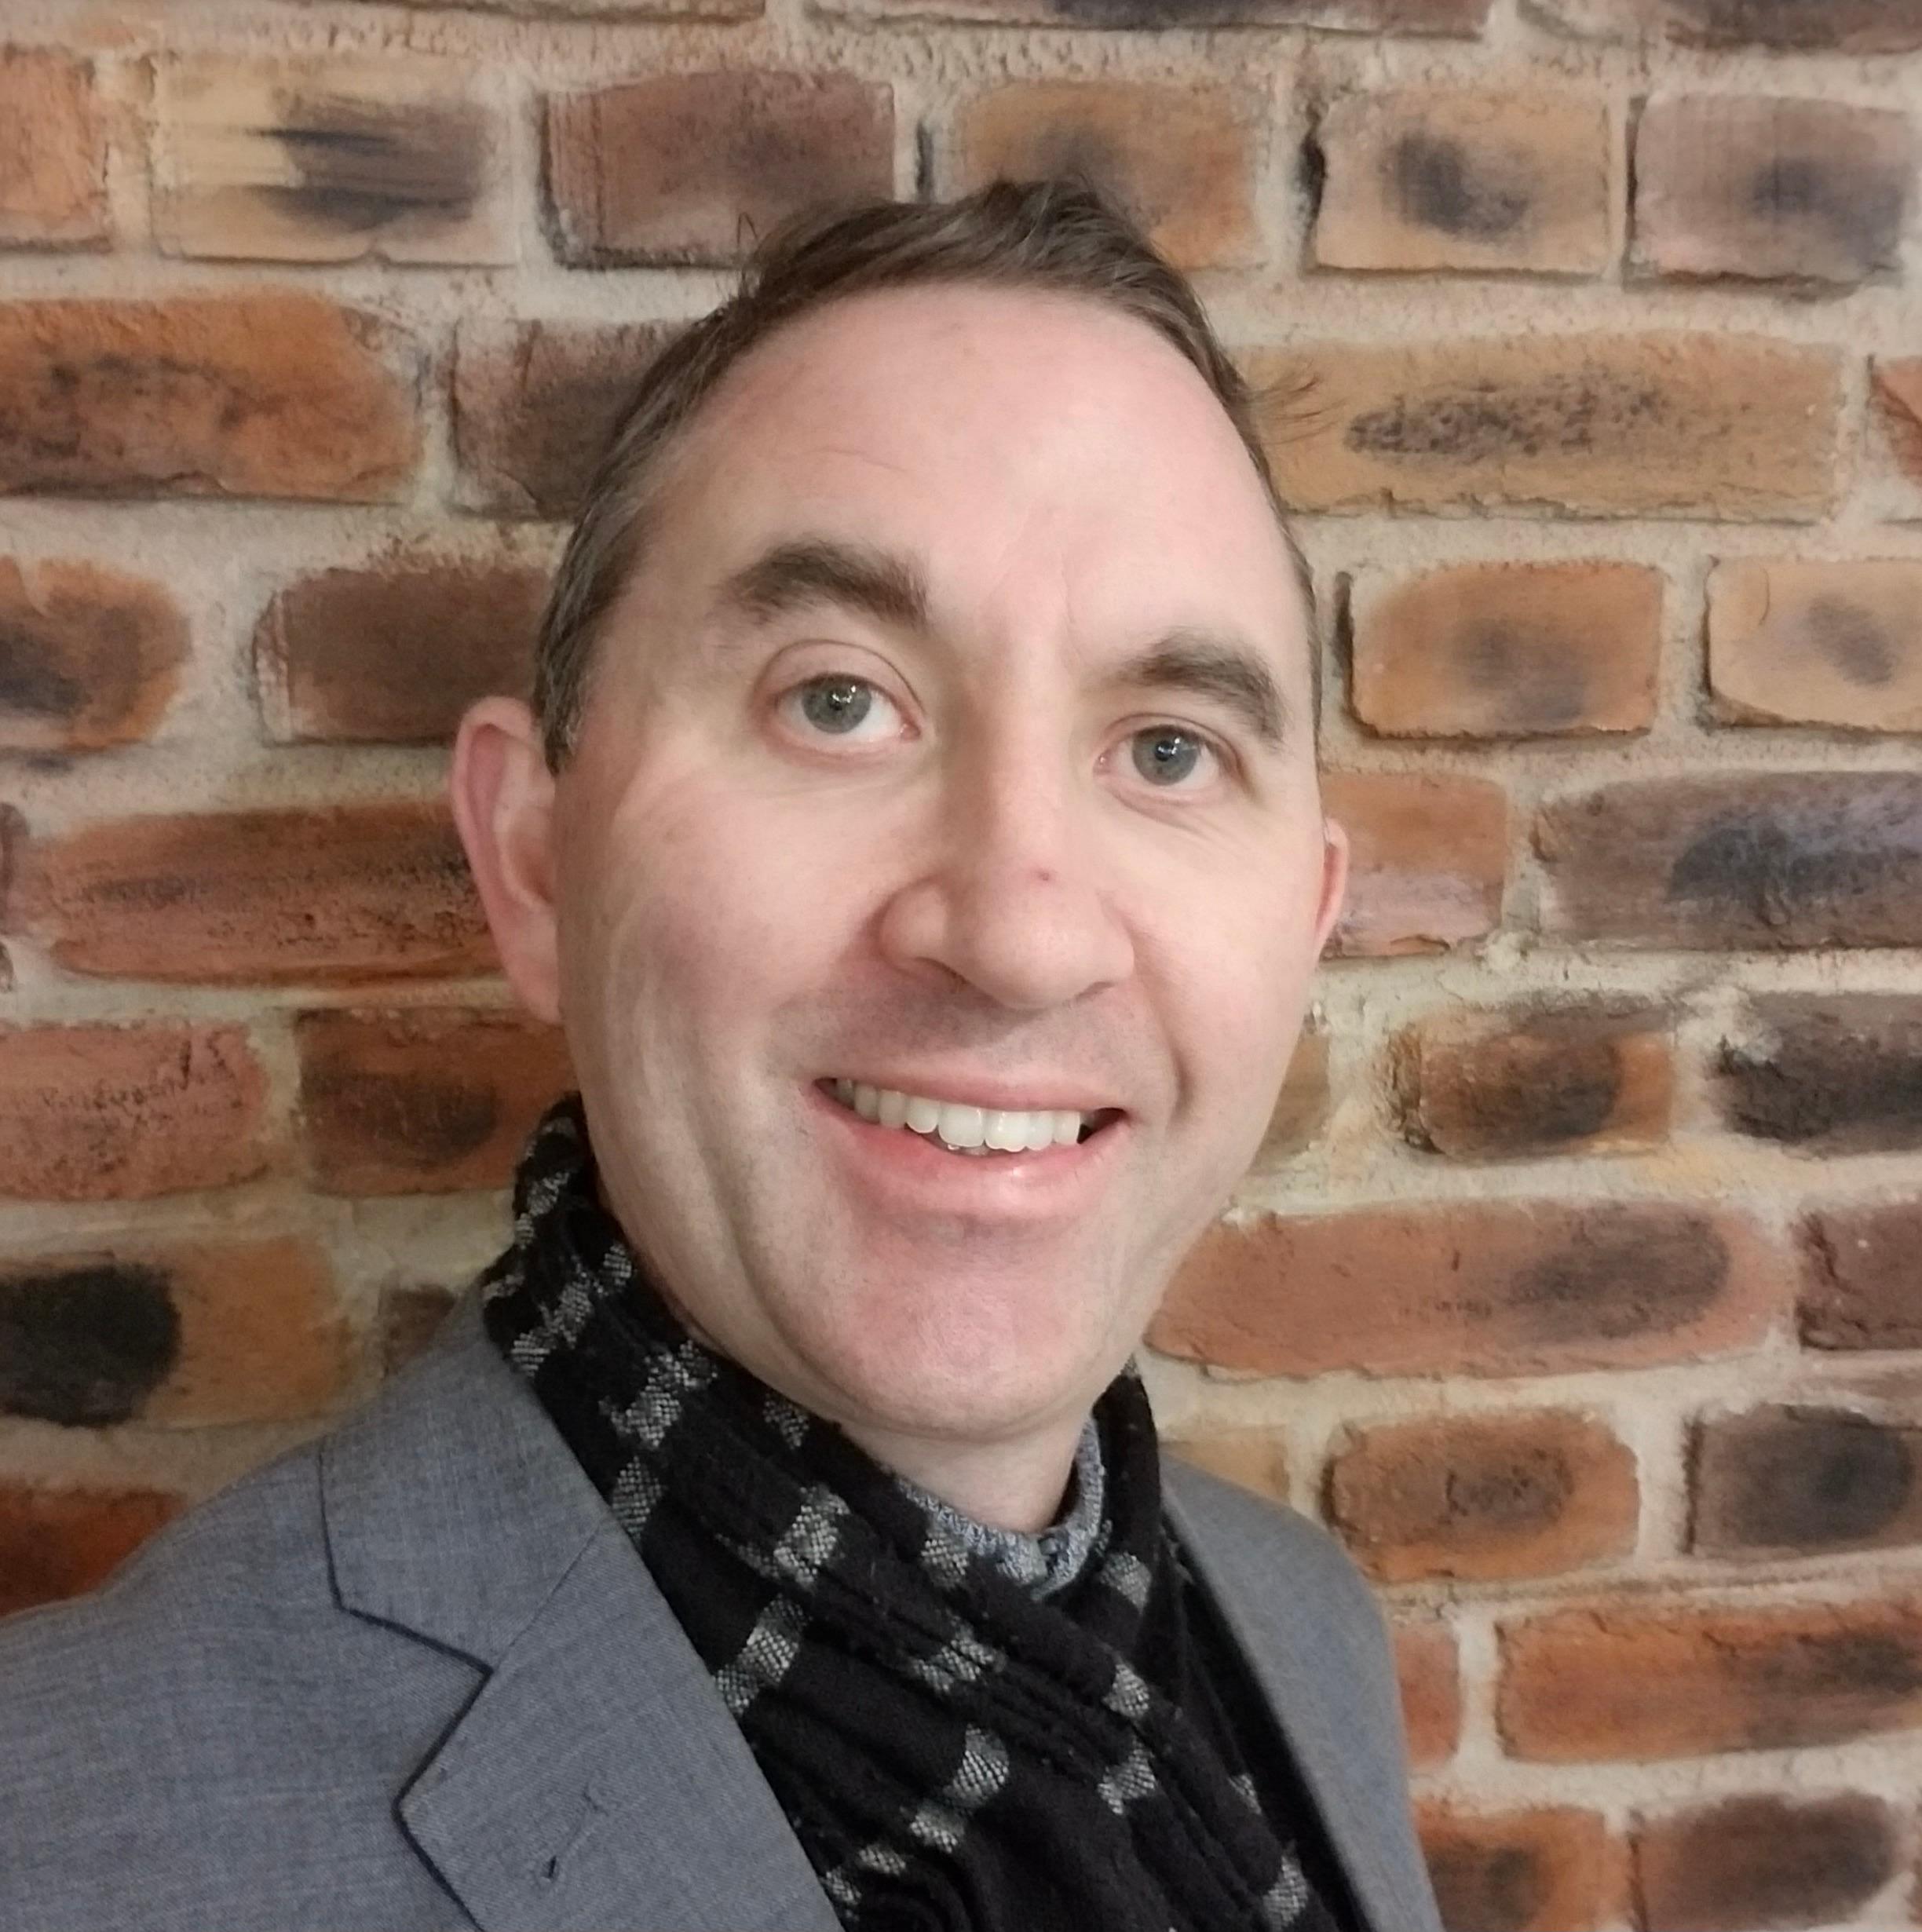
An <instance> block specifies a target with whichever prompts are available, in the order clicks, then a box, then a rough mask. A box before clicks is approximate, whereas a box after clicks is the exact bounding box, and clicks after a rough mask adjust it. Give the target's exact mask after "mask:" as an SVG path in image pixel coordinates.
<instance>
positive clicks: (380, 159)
mask: <svg viewBox="0 0 1922 1932" xmlns="http://www.w3.org/2000/svg"><path fill="white" fill-rule="evenodd" d="M276 110H277V111H278V112H279V114H280V120H279V122H277V123H276V125H275V126H272V127H270V128H267V129H264V130H261V131H262V132H263V133H267V134H269V135H271V136H272V137H273V138H274V140H275V141H277V142H278V143H279V144H280V148H281V151H282V152H283V154H284V155H286V157H287V161H288V163H289V164H290V166H291V167H292V168H293V170H294V176H295V183H294V186H292V187H290V188H279V187H263V188H259V189H258V190H257V191H256V192H258V193H259V194H260V195H261V196H262V197H263V198H264V199H268V200H269V201H274V202H277V203H283V204H284V205H285V206H287V207H288V208H289V209H290V210H292V211H293V212H294V213H295V214H300V215H303V216H305V217H308V218H309V219H311V220H313V221H320V222H324V223H327V225H330V226H332V227H334V228H346V229H349V230H351V231H353V232H356V233H359V232H365V231H367V230H369V229H373V228H384V227H385V226H386V225H388V224H389V223H390V222H393V221H399V220H400V219H401V218H402V217H405V216H408V215H418V214H427V215H432V216H435V217H439V218H440V219H442V220H444V221H460V220H462V219H463V218H464V217H466V216H467V215H468V214H470V213H471V212H472V211H473V206H474V204H475V203H476V201H477V199H479V196H480V192H481V175H482V171H483V168H482V163H483V149H484V144H485V141H486V127H485V123H484V120H483V119H482V117H481V115H480V114H479V113H478V112H477V111H476V110H474V109H473V108H466V107H433V106H416V107H411V108H407V109H405V110H400V109H383V108H371V107H368V106H367V105H365V104H363V103H360V102H356V101H351V100H343V99H342V98H340V97H338V96H335V95H329V94H316V95H314V96H312V97H303V96H301V95H298V94H293V95H287V96H283V97H281V98H280V100H277V101H276Z"/></svg>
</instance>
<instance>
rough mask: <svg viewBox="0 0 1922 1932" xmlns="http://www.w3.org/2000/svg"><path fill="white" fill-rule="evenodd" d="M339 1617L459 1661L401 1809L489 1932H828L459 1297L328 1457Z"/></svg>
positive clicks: (701, 1701)
mask: <svg viewBox="0 0 1922 1932" xmlns="http://www.w3.org/2000/svg"><path fill="white" fill-rule="evenodd" d="M321 1481H322V1492H323V1507H324V1509H325V1512H326V1521H327V1539H328V1547H329V1553H330V1558H331V1561H332V1565H333V1569H334V1587H335V1591H336V1594H337V1595H338V1598H339V1600H340V1602H341V1604H342V1607H343V1608H344V1609H347V1610H349V1611H351V1612H353V1613H355V1614H356V1615H359V1616H366V1617H369V1618H371V1619H372V1620H375V1621H377V1622H379V1623H384V1624H386V1625H389V1626H390V1627H399V1628H400V1629H403V1630H405V1631H410V1632H411V1633H413V1634H415V1635H417V1636H418V1637H419V1638H421V1639H422V1640H423V1641H425V1642H429V1643H433V1644H434V1645H438V1646H440V1647H441V1648H443V1649H451V1650H454V1651H456V1652H459V1653H461V1654H462V1655H463V1656H466V1657H468V1658H470V1659H471V1660H473V1662H474V1663H475V1664H477V1665H478V1666H479V1667H480V1668H481V1671H483V1672H484V1677H483V1678H482V1681H481V1684H480V1686H479V1689H477V1692H476V1693H475V1694H474V1696H473V1698H472V1700H470V1702H469V1703H468V1704H467V1705H466V1708H465V1709H464V1710H463V1711H462V1712H461V1714H460V1715H459V1718H457V1719H456V1720H455V1722H454V1724H453V1725H452V1727H451V1729H450V1730H449V1731H448V1734H447V1735H446V1737H444V1739H443V1740H442V1741H441V1743H440V1746H439V1747H438V1748H437V1750H436V1751H434V1752H433V1755H431V1756H430V1757H429V1758H428V1759H427V1760H426V1762H424V1763H423V1764H422V1766H420V1767H419V1769H418V1771H417V1772H416V1773H415V1776H414V1777H413V1779H412V1780H411V1782H410V1783H409V1784H408V1785H407V1788H406V1789H405V1790H404V1791H403V1792H402V1793H401V1794H400V1797H399V1800H398V1805H397V1810H398V1812H399V1815H400V1819H401V1820H402V1821H403V1823H404V1825H405V1828H406V1829H407V1832H408V1834H409V1835H410V1837H411V1840H412V1843H413V1844H414V1846H415V1849H416V1850H417V1851H418V1853H419V1854H420V1855H421V1856H422V1857H423V1858H425V1859H426V1860H427V1861H428V1862H429V1864H432V1865H433V1868H434V1870H435V1871H436V1872H437V1873H438V1874H439V1875H440V1879H441V1881H442V1882H443V1883H444V1884H445V1885H446V1886H447V1887H448V1890H450V1891H451V1892H452V1893H453V1894H454V1895H455V1897H456V1898H458V1899H459V1901H460V1902H461V1904H462V1906H463V1907H464V1908H465V1909H466V1912H467V1913H468V1914H469V1916H470V1917H471V1918H472V1919H473V1920H474V1922H475V1923H476V1924H477V1925H478V1926H480V1927H481V1928H483V1932H521V1928H527V1929H528V1932H532V1928H535V1927H539V1928H541V1929H542V1932H610V1928H615V1927H634V1928H656V1927H670V1926H671V1927H675V1928H677V1932H679V1929H680V1928H685V1929H686V1932H740V1929H741V1928H743V1927H755V1928H757V1929H759V1928H764V1927H765V1928H767V1932H838V1927H839V1921H838V1919H837V1918H836V1916H835V1912H834V1909H833V1908H832V1906H831V1905H830V1904H829V1902H828V1897H827V1894H825V1893H824V1892H823V1891H822V1890H821V1889H820V1885H819V1883H818V1882H817V1879H816V1878H815V1876H814V1872H813V1868H812V1866H811V1865H810V1864H809V1862H808V1859H807V1856H806V1853H804V1852H803V1851H802V1849H801V1846H800V1845H799V1843H798V1841H797V1840H796V1839H795V1836H794V1834H793V1832H792V1831H791V1828H789V1826H788V1824H787V1819H786V1818H785V1817H784V1815H783V1814H782V1812H781V1810H780V1806H779V1804H778V1803H777V1802H776V1799H775V1798H774V1795H773V1792H772V1791H770V1790H769V1788H768V1785H767V1783H766V1780H765V1779H764V1778H762V1776H761V1774H760V1772H759V1770H758V1769H757V1768H756V1766H755V1762H754V1757H753V1754H752V1753H751V1751H749V1749H748V1748H747V1744H746V1741H745V1740H744V1739H743V1738H742V1737H741V1734H740V1729H739V1727H738V1726H736V1724H735V1722H734V1721H733V1718H731V1717H730V1716H729V1714H728V1711H727V1709H726V1707H725V1705H724V1704H722V1701H721V1700H720V1697H719V1696H718V1693H716V1692H715V1690H714V1685H713V1681H712V1679H711V1676H710V1675H709V1674H708V1671H707V1667H705V1665H704V1664H703V1663H702V1662H701V1660H700V1657H699V1656H697V1655H696V1653H695V1651H694V1649H693V1648H692V1645H690V1644H689V1642H688V1641H687V1638H686V1636H685V1634H684V1633H683V1632H682V1631H681V1627H680V1625H679V1624H678V1623H677V1622H676V1621H675V1620H674V1616H673V1613H672V1612H671V1611H670V1609H668V1607H667V1603H666V1601H665V1600H664V1599H663V1598H662V1596H661V1594H660V1591H659V1590H658V1589H656V1587H655V1585H654V1583H653V1580H652V1578H651V1577H650V1576H649V1575H648V1572H647V1569H646V1566H645V1565H644V1564H643V1563H642V1562H641V1560H640V1558H639V1557H638V1555H637V1554H635V1552H634V1546H633V1545H632V1543H630V1541H629V1540H628V1539H627V1535H626V1533H625V1532H623V1530H622V1529H621V1528H620V1526H619V1524H618V1523H616V1521H615V1520H614V1518H613V1517H612V1515H611V1514H609V1513H608V1510H607V1507H606V1506H605V1503H603V1502H602V1500H601V1497H600V1496H599V1495H598V1494H597V1492H595V1490H594V1488H593V1486H592V1485H591V1484H590V1483H589V1482H588V1481H587V1479H586V1476H585V1475H584V1474H583V1473H582V1471H581V1470H580V1468H579V1465H578V1464H577V1463H576V1462H575V1460H574V1458H573V1456H572V1454H571V1453H570V1452H569V1451H568V1448H567V1445H566V1444H565V1442H564V1441H562V1440H561V1437H560V1436H559V1435H558V1434H557V1433H556V1431H555V1430H554V1427H553V1425H552V1424H551V1423H550V1422H549V1421H548V1419H547V1418H546V1414H545V1412H543V1410H542V1409H541V1408H540V1405H539V1401H538V1400H537V1398H536V1397H535V1395H534V1393H533V1392H532V1390H530V1389H529V1388H528V1386H527V1385H526V1384H525V1382H523V1381H522V1379H521V1378H520V1377H519V1376H518V1375H515V1373H514V1372H513V1370H512V1369H511V1368H510V1367H509V1366H508V1365H507V1364H506V1363H505V1362H504V1361H502V1360H501V1359H500V1357H499V1353H498V1352H497V1351H496V1350H495V1348H494V1346H493V1344H492V1342H491V1341H490V1340H489V1339H488V1336H487V1335H486V1333H485V1331H484V1330H483V1328H481V1320H480V1301H479V1296H478V1293H477V1291H476V1290H474V1289H472V1288H470V1291H468V1292H467V1294H466V1295H464V1296H463V1297H462V1299H461V1300H460V1301H459V1302H458V1303H457V1304H456V1306H455V1309H454V1310H453V1312H452V1313H451V1314H450V1315H449V1316H448V1320H447V1322H446V1324H444V1327H443V1328H442V1330H441V1331H440V1335H438V1336H437V1338H436V1339H435V1342H434V1344H433V1347H432V1348H431V1349H430V1350H429V1353H428V1354H427V1355H426V1357H423V1358H422V1360H419V1361H418V1362H417V1363H416V1364H414V1365H413V1366H412V1367H411V1368H410V1369H409V1370H408V1371H406V1372H405V1373H404V1374H403V1375H400V1376H399V1377H396V1379H395V1380H394V1381H393V1382H391V1383H389V1385H388V1386H387V1387H386V1388H385V1390H382V1393H381V1394H380V1395H379V1396H378V1397H376V1399H375V1401H374V1402H373V1403H372V1404H370V1405H369V1407H368V1408H367V1409H366V1410H365V1411H364V1412H362V1414H361V1415H359V1416H357V1417H356V1418H355V1419H353V1421H352V1422H350V1423H349V1424H348V1425H347V1426H345V1427H344V1428H343V1429H342V1430H339V1431H338V1432H337V1433H335V1434H334V1435H332V1436H331V1437H327V1438H326V1439H325V1441H324V1442H323V1445H322V1477H321Z"/></svg>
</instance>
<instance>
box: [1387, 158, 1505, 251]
mask: <svg viewBox="0 0 1922 1932" xmlns="http://www.w3.org/2000/svg"><path fill="white" fill-rule="evenodd" d="M1382 172H1383V177H1384V178H1385V180H1386V181H1387V186H1388V191H1389V193H1390V195H1391V196H1392V198H1393V199H1394V205H1395V206H1396V207H1397V208H1398V210H1400V212H1401V216H1402V218H1403V219H1404V220H1405V221H1410V222H1412V223H1413V224H1414V225H1416V226H1417V227H1419V228H1436V229H1438V230H1439V231H1440V232H1441V233H1443V234H1444V235H1456V236H1461V237H1462V238H1463V239H1465V240H1470V241H1478V242H1497V241H1500V240H1502V239H1504V238H1505V237H1506V236H1511V235H1512V234H1514V233H1515V231H1516V230H1517V229H1518V228H1522V227H1524V226H1526V224H1527V221H1528V219H1529V213H1530V211H1531V210H1532V209H1533V205H1534V197H1533V195H1532V194H1531V193H1530V192H1529V188H1528V187H1527V185H1526V184H1525V183H1522V182H1519V181H1513V180H1508V181H1503V180H1500V179H1497V178H1496V177H1493V176H1491V175H1489V173H1487V172H1486V171H1485V170H1484V169H1482V168H1478V166H1476V163H1475V160H1474V156H1473V155H1471V154H1470V153H1469V152H1468V150H1467V148H1464V147H1463V145H1462V144H1461V143H1460V141H1450V140H1449V139H1448V138H1447V137H1445V136H1444V135H1439V134H1430V133H1409V134H1404V135H1403V136H1402V137H1401V139H1400V140H1399V141H1397V142H1396V143H1395V144H1394V146H1393V147H1392V148H1390V149H1389V150H1388V152H1387V154H1386V155H1383V158H1382Z"/></svg>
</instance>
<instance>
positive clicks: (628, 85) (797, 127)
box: [546, 70, 894, 268]
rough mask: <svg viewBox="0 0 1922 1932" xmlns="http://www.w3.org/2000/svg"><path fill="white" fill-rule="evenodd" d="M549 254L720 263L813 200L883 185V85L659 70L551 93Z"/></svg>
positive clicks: (595, 263)
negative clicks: (642, 77) (581, 90)
mask: <svg viewBox="0 0 1922 1932" xmlns="http://www.w3.org/2000/svg"><path fill="white" fill-rule="evenodd" d="M546 124H547V141H546V184H547V203H548V214H549V217H550V231H551V236H552V239H553V242H554V253H555V254H556V255H557V256H558V257H560V259H561V261H564V262H566V263H568V264H569V265H572V266H574V267H577V268H602V267H607V266H608V265H613V264H617V263H623V262H655V263H678V262H691V263H706V264H721V263H728V262H733V261H737V260H739V259H740V257H741V256H742V255H744V254H745V253H746V252H747V249H748V248H749V247H751V246H752V244H753V243H754V241H755V238H756V237H757V236H760V235H763V234H765V233H766V232H767V231H768V230H769V228H772V227H773V226H774V225H776V223H777V222H779V221H782V220H784V218H785V217H787V216H788V215H790V214H794V213H795V212H796V211H797V210H800V209H801V208H803V207H805V206H809V205H811V204H813V203H817V202H839V201H853V200H858V199H867V198H868V197H870V196H875V195H879V196H886V195H890V194H891V193H892V192H893V184H894V104H893V92H892V90H891V89H889V88H887V87H885V86H877V85H875V84H874V83H873V82H868V81H864V80H861V79H857V78H856V77H855V76H854V75H852V74H845V73H837V72H834V71H824V72H820V73H814V74H806V73H773V72H748V71H740V70H727V71H717V72H714V73H707V74H662V75H652V76H650V77H649V79H645V80H638V81H630V82H625V83H623V85H621V86H616V87H604V88H600V89H596V90H594V92H592V93H577V94H556V95H552V96H550V97H549V98H548V101H547V116H546Z"/></svg>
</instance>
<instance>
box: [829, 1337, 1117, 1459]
mask: <svg viewBox="0 0 1922 1932" xmlns="http://www.w3.org/2000/svg"><path fill="white" fill-rule="evenodd" d="M890 1313H894V1314H895V1315H896V1319H894V1320H880V1321H866V1322H862V1321H853V1322H850V1323H848V1324H846V1327H845V1328H844V1329H843V1330H842V1332H840V1333H838V1334H837V1333H835V1332H832V1331H829V1332H826V1333H824V1332H820V1331H816V1332H814V1333H813V1334H811V1335H809V1336H808V1337H807V1338H806V1346H805V1349H804V1353H805V1354H806V1359H807V1360H808V1363H809V1367H810V1368H812V1369H813V1372H814V1374H815V1375H816V1376H817V1378H818V1379H820V1381H821V1382H823V1383H824V1385H825V1386H827V1387H828V1389H829V1390H831V1391H832V1393H833V1395H834V1397H835V1398H836V1402H835V1406H836V1411H837V1415H836V1419H837V1420H839V1421H840V1422H842V1423H843V1424H844V1425H847V1424H853V1425H854V1426H857V1427H858V1426H860V1425H861V1424H862V1423H868V1424H869V1425H871V1426H875V1427H878V1428H882V1429H886V1430H893V1431H897V1432H898V1433H902V1434H912V1435H919V1436H930V1437H941V1438H942V1439H944V1440H947V1441H964V1442H984V1443H985V1442H991V1441H999V1440H1002V1439H1004V1438H1006V1437H1011V1436H1018V1435H1021V1434H1022V1433H1025V1432H1026V1431H1027V1430H1032V1429H1037V1428H1042V1427H1046V1426H1048V1425H1050V1424H1051V1423H1058V1422H1059V1421H1060V1420H1061V1419H1062V1418H1063V1417H1064V1416H1065V1415H1068V1414H1069V1413H1071V1412H1083V1411H1085V1410H1086V1409H1087V1407H1088V1405H1089V1404H1091V1402H1092V1401H1094V1397H1096V1396H1097V1395H1098V1394H1099V1393H1101V1390H1102V1389H1103V1388H1105V1386H1107V1383H1108V1382H1109V1380H1110V1379H1112V1377H1113V1374H1114V1372H1115V1370H1114V1368H1107V1369H1105V1370H1104V1369H1103V1368H1102V1367H1101V1366H1100V1365H1099V1364H1098V1363H1097V1361H1096V1360H1095V1356H1096V1349H1095V1347H1094V1339H1093V1338H1092V1337H1091V1336H1089V1335H1085V1334H1079V1333H1074V1332H1072V1331H1065V1330H1064V1328H1063V1327H1062V1325H1061V1324H1060V1323H1058V1322H1057V1323H1054V1324H1047V1325H1044V1324H1040V1323H1037V1322H1036V1321H1034V1320H1032V1318H1027V1319H1022V1320H1014V1321H1007V1322H985V1321H983V1320H981V1319H980V1313H981V1311H980V1310H979V1309H966V1310H957V1311H956V1318H955V1319H944V1317H943V1314H942V1313H934V1314H930V1313H927V1312H925V1311H924V1312H923V1313H921V1315H920V1316H919V1317H918V1318H911V1319H908V1320H901V1319H900V1317H899V1313H898V1311H890ZM1118 1366H1119V1364H1116V1367H1118Z"/></svg>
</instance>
